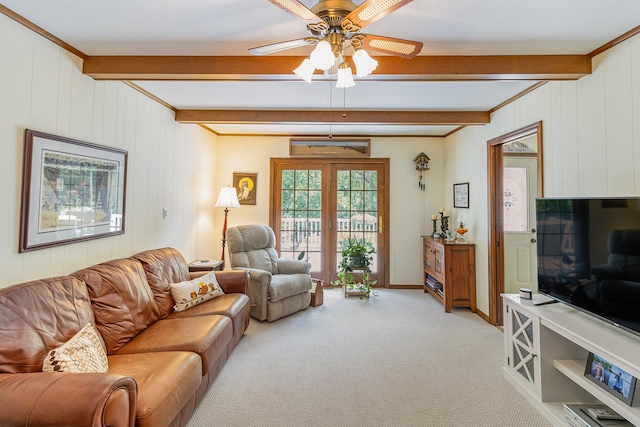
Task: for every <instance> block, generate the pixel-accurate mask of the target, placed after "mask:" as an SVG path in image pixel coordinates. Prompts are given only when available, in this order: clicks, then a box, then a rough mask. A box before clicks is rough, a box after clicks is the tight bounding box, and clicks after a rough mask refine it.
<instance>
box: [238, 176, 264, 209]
mask: <svg viewBox="0 0 640 427" xmlns="http://www.w3.org/2000/svg"><path fill="white" fill-rule="evenodd" d="M233 186H234V187H235V188H236V194H237V195H238V202H240V204H241V205H255V204H256V193H257V187H258V174H257V173H243V172H234V173H233Z"/></svg>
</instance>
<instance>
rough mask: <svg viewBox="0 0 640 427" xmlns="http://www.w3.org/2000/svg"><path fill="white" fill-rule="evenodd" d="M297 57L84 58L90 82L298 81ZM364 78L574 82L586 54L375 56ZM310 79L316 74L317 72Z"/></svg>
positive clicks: (586, 69)
mask: <svg viewBox="0 0 640 427" xmlns="http://www.w3.org/2000/svg"><path fill="white" fill-rule="evenodd" d="M303 59H304V57H301V56H267V57H265V56H263V57H257V56H89V57H87V58H86V59H85V60H84V64H83V72H84V73H85V74H87V75H89V76H91V77H92V78H94V79H96V80H258V81H263V80H298V78H297V77H296V76H295V75H294V74H293V73H292V70H293V69H295V68H296V67H297V66H298V65H299V64H300V63H301V62H302V60H303ZM376 59H377V60H378V62H379V64H378V68H377V69H376V70H375V71H374V73H373V74H371V75H370V76H369V77H367V78H366V80H380V81H395V80H420V81H460V80H577V79H579V78H581V77H583V76H585V75H587V74H590V73H591V57H590V56H589V55H488V56H417V57H415V58H413V59H403V58H397V57H391V56H380V57H376ZM316 74H317V76H316V78H322V77H323V76H322V74H321V73H320V71H317V72H316Z"/></svg>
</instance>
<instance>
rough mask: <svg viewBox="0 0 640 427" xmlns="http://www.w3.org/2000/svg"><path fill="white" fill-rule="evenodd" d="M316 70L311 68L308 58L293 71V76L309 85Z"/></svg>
mask: <svg viewBox="0 0 640 427" xmlns="http://www.w3.org/2000/svg"><path fill="white" fill-rule="evenodd" d="M315 70H316V67H314V66H313V64H312V63H311V61H309V59H308V58H305V60H304V61H302V64H300V65H299V66H298V68H296V69H295V70H293V72H294V74H295V75H296V76H298V77H300V78H301V79H302V80H304V81H305V82H307V83H311V78H312V77H313V72H314V71H315Z"/></svg>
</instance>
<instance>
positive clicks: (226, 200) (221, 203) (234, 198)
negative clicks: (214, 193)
mask: <svg viewBox="0 0 640 427" xmlns="http://www.w3.org/2000/svg"><path fill="white" fill-rule="evenodd" d="M239 207H240V202H239V201H238V195H237V194H236V189H235V188H234V187H222V188H221V189H220V195H219V196H218V201H217V202H216V208H239Z"/></svg>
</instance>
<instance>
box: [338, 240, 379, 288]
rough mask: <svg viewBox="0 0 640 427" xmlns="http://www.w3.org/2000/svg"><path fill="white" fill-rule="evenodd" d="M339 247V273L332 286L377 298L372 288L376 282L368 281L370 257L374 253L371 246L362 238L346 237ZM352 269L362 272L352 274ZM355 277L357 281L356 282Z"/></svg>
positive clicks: (371, 258)
mask: <svg viewBox="0 0 640 427" xmlns="http://www.w3.org/2000/svg"><path fill="white" fill-rule="evenodd" d="M340 247H341V249H342V260H341V261H340V271H338V279H337V280H335V281H334V282H333V283H332V284H333V285H339V286H343V287H347V288H348V289H350V290H357V291H359V292H362V293H364V294H365V296H367V297H368V296H369V295H370V294H373V295H374V296H377V295H378V293H377V292H375V291H373V290H372V288H373V287H374V286H375V285H376V283H378V281H377V280H370V278H371V273H370V271H369V265H371V261H372V260H373V256H372V255H371V254H372V253H373V252H374V247H373V244H371V242H369V241H368V240H365V239H362V238H358V237H347V238H346V239H344V240H342V241H341V242H340ZM354 268H358V269H359V270H362V273H359V274H356V273H354V272H353V269H354ZM356 277H358V279H359V280H356ZM360 298H364V297H360Z"/></svg>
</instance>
